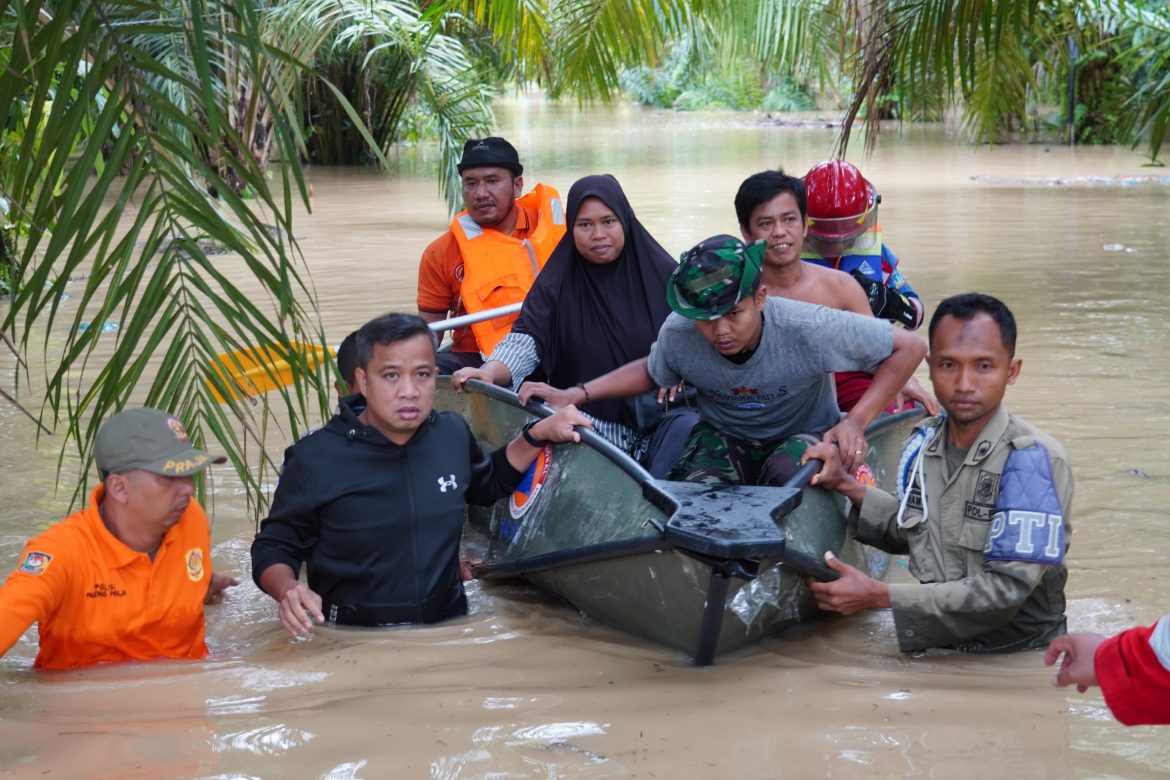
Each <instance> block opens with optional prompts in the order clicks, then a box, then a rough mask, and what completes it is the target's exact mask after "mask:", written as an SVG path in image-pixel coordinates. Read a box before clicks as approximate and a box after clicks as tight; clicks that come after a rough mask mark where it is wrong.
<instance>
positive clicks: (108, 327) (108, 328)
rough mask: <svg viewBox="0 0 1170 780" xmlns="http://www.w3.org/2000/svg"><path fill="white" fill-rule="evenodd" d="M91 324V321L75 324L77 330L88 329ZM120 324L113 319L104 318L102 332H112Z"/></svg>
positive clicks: (119, 326)
mask: <svg viewBox="0 0 1170 780" xmlns="http://www.w3.org/2000/svg"><path fill="white" fill-rule="evenodd" d="M92 326H93V323H92V322H83V323H81V324H80V325H78V326H77V329H78V330H89V329H90V328H91V327H92ZM121 327H122V326H121V325H119V324H118V323H116V322H114V321H113V320H106V321H105V322H103V323H102V333H113V332H114V331H116V330H118V329H119V328H121Z"/></svg>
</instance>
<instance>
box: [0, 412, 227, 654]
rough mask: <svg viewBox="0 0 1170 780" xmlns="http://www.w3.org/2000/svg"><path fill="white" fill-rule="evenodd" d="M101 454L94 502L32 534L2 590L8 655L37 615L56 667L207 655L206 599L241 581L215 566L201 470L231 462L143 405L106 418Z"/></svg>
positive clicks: (2, 637)
mask: <svg viewBox="0 0 1170 780" xmlns="http://www.w3.org/2000/svg"><path fill="white" fill-rule="evenodd" d="M94 460H95V461H96V462H97V466H98V470H99V472H100V473H101V477H102V482H101V483H100V484H99V485H98V486H97V487H95V488H94V490H93V492H92V493H91V494H90V497H89V505H88V506H86V507H85V508H84V509H82V510H81V511H79V512H75V513H74V514H72V515H70V516H69V517H68V518H66V519H65V520H63V521H62V522H60V523H57V524H55V525H53V526H51V527H50V528H49V529H48V530H46V531H44V532H43V533H40V534H38V535H37V536H34V537H33V538H32V539H31V540H29V542H28V543H27V544H26V545H25V547H24V551H23V552H22V553H21V555H20V558H19V561H20V563H19V564H18V565H17V568H16V571H14V572H12V574H10V575H9V577H8V579H7V580H6V581H5V582H4V585H3V586H2V587H0V655H2V654H3V653H6V652H8V650H9V649H10V648H11V647H12V646H13V645H14V644H16V642H17V640H18V639H20V637H21V635H22V634H23V633H24V632H25V631H26V630H27V629H28V627H29V626H31V625H32V624H33V623H37V624H39V631H40V652H39V653H37V658H36V662H35V663H34V664H33V665H34V666H36V667H40V668H44V669H67V668H70V667H75V666H87V665H90V664H96V663H102V662H114V661H128V660H132V659H150V658H202V657H203V656H205V655H206V654H207V645H206V644H205V643H204V620H203V605H204V604H205V603H210V602H211V601H212V600H214V599H216V598H217V597H218V596H219V595H220V594H221V593H222V592H223V590H224V588H227V587H230V586H232V585H236V584H237V582H236V580H235V579H233V578H231V577H227V576H225V575H222V574H215V573H213V572H212V571H211V558H210V544H211V533H210V529H209V526H208V522H207V516H206V515H205V514H204V513H203V509H202V508H201V507H200V506H199V503H198V502H197V501H196V500H195V498H194V484H193V481H192V477H193V475H195V474H197V473H199V472H200V471H203V469H205V468H207V466H209V465H210V464H212V463H222V462H223V461H224V460H225V459H224V458H223V457H219V458H213V457H212V456H211V455H208V454H207V453H206V452H204V451H202V450H199V449H196V448H195V447H193V446H191V442H190V441H189V440H188V437H187V431H186V429H185V428H184V427H183V424H182V423H181V422H179V421H178V420H177V419H176V418H175V417H173V416H171V415H170V414H168V413H167V412H163V411H159V410H157V409H145V408H143V409H130V410H126V411H123V412H120V413H118V414H115V415H114V416H113V417H111V418H110V419H108V420H107V421H106V422H105V424H104V425H102V427H101V430H99V431H98V436H97V441H96V442H95V444H94Z"/></svg>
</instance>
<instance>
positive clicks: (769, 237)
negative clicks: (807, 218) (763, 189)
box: [739, 192, 805, 266]
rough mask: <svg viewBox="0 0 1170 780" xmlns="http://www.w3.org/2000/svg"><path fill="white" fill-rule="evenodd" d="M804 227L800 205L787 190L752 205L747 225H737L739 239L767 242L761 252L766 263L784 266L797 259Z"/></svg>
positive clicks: (802, 241)
mask: <svg viewBox="0 0 1170 780" xmlns="http://www.w3.org/2000/svg"><path fill="white" fill-rule="evenodd" d="M804 230H805V224H804V220H803V219H801V216H800V207H799V206H797V204H796V197H795V196H794V195H793V194H792V193H791V192H782V193H780V194H779V195H777V196H776V197H774V198H772V199H771V200H770V201H768V202H767V203H762V204H760V205H759V206H756V208H755V209H754V210H753V211H752V216H751V218H750V219H749V220H748V224H747V226H746V227H745V226H743V225H740V226H739V231H740V233H742V234H743V240H744V241H746V242H747V243H749V244H751V243H754V242H756V241H765V242H767V245H768V251H767V253H766V254H765V255H764V265H766V266H786V265H789V264H790V263H794V262H798V261H799V260H800V249H801V247H802V246H803V245H804Z"/></svg>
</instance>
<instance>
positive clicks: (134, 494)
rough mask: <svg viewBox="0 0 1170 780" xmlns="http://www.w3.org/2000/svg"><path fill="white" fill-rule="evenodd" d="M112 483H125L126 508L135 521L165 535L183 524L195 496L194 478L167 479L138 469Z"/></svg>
mask: <svg viewBox="0 0 1170 780" xmlns="http://www.w3.org/2000/svg"><path fill="white" fill-rule="evenodd" d="M108 479H121V480H124V483H123V485H124V490H125V494H124V495H125V501H126V508H127V509H128V510H129V512H130V513H131V514H132V516H133V517H135V518H138V519H139V520H141V521H142V522H144V523H147V524H149V525H151V526H156V525H157V527H158V529H159V530H160V531H164V532H165V531H166V530H167V529H168V528H170V527H171V526H173V525H174V524H175V523H177V522H179V518H180V517H181V516H182V514H183V512H185V511H186V510H187V505H188V504H190V503H191V497H192V496H194V495H195V481H194V479H193V478H192V477H164V476H163V475H162V474H155V473H154V472H152V471H145V470H143V469H135V470H133V471H127V472H126V473H124V474H115V475H111V477H109V478H108Z"/></svg>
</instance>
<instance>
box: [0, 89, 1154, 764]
mask: <svg viewBox="0 0 1170 780" xmlns="http://www.w3.org/2000/svg"><path fill="white" fill-rule="evenodd" d="M499 119H500V128H499V129H500V132H501V133H502V134H504V135H506V136H508V137H509V138H510V140H512V141H513V142H514V143H515V145H516V146H517V147H518V148H519V149H520V153H521V157H522V160H523V161H524V163H525V166H526V169H527V170H526V177H525V179H526V182H527V183H528V185H529V186H531V184H533V183H534V182H535V181H544V182H547V183H550V184H553V185H554V186H556V187H558V188H559V189H560V190H561V192H562V194H564V193H566V192H567V190H568V187H569V185H570V184H571V183H572V182H573V181H574V180H575V179H576V178H577V177H578V176H581V175H584V174H588V173H600V172H609V173H613V174H614V175H616V176H617V177H618V179H619V180H620V181H621V183H622V184H623V186H624V188H625V190H626V192H627V194H628V195H629V198H630V201H631V202H632V204H633V206H634V209H635V210H636V212H637V214H638V216H639V217H640V219H641V220H642V222H643V223H644V224H645V225H646V226H647V228H649V229H650V231H651V232H653V233H654V234H655V235H656V236H657V237H658V238H659V240H660V241H661V242H662V243H663V244H664V245H665V246H666V247H667V248H668V249H669V250H670V251H671V252H674V253H678V252H681V251H683V250H684V249H686V248H688V247H689V246H691V245H692V244H694V243H695V242H697V241H698V240H699V239H702V238H704V237H706V236H708V235H710V234H713V233H718V232H727V233H736V232H737V226H736V223H735V216H734V210H733V207H732V197H733V196H734V193H735V190H736V187H737V186H738V184H739V182H740V181H741V180H742V179H743V178H744V177H745V176H747V175H749V174H751V173H754V172H756V171H758V170H761V169H764V168H766V167H775V166H777V165H783V166H784V167H785V168H787V169H788V170H789V171H790V172H794V173H797V174H800V173H803V171H804V170H806V169H807V168H808V167H809V166H810V165H811V164H813V163H815V162H817V161H819V160H820V159H823V158H824V157H826V156H828V154H829V153H830V151H831V148H832V143H833V131H832V130H829V129H823V128H803V129H791V128H776V127H767V126H762V125H760V124H758V123H756V122H755V121H754V120H751V119H750V118H749V119H745V118H744V117H740V116H736V115H730V114H695V115H674V114H669V113H663V112H651V111H643V110H639V109H634V108H619V109H617V110H614V111H612V112H606V111H598V110H590V111H588V112H581V111H579V110H578V109H577V108H576V107H573V106H547V105H544V104H541V103H538V102H516V103H504V104H502V105H501V106H500V110H499ZM857 153H858V154H859V153H860V144H859V145H858V150H857ZM404 157H405V159H404V169H405V172H404V173H403V174H402V175H399V176H397V177H394V178H387V177H385V176H383V175H381V174H378V173H372V172H369V171H364V170H312V171H310V172H309V178H310V180H311V181H312V183H313V187H314V197H313V213H312V214H311V215H307V216H306V217H305V218H304V219H302V220H300V221H299V223H298V225H297V228H296V230H297V233H298V236H299V238H300V242H301V247H302V250H303V251H304V253H305V256H306V260H307V262H308V265H309V267H310V268H311V272H312V275H313V281H314V284H315V285H316V289H317V291H318V293H319V295H320V304H321V312H322V318H323V321H324V323H325V326H326V330H327V333H328V335H329V337H330V339H331V340H333V342H334V343H336V342H338V341H340V340H341V338H342V337H344V336H345V335H346V333H348V332H349V331H350V330H352V329H353V328H355V327H357V326H358V325H360V324H361V323H362V322H363V321H365V320H366V319H368V318H370V317H371V316H374V315H376V314H379V313H381V312H384V311H387V310H394V309H397V310H410V311H412V310H413V309H414V308H415V306H414V288H415V278H416V269H417V263H418V258H419V255H420V253H421V251H422V249H423V247H424V246H425V245H426V243H427V242H428V241H430V240H431V239H433V238H434V237H435V236H437V235H438V234H439V233H440V232H441V231H442V230H443V229H444V228H445V225H446V222H447V217H446V211H445V207H444V205H443V203H442V201H441V199H440V197H439V193H438V191H437V188H436V185H435V180H434V176H433V174H432V173H431V172H429V171H428V170H426V169H425V166H423V165H421V164H417V163H416V162H415V161H414V160H413V158H412V157H411V156H410V155H409V154H407V155H404ZM1141 162H1142V159H1141V158H1140V157H1139V156H1138V155H1136V154H1135V153H1133V152H1131V151H1130V150H1128V149H1116V148H1083V149H1075V150H1069V149H1067V148H1064V147H1055V146H1053V147H1047V146H1041V145H1028V146H1007V147H997V148H994V149H989V148H987V147H980V148H972V147H969V146H967V145H965V144H964V143H963V142H962V141H956V140H948V139H947V138H946V137H945V136H944V135H943V134H942V133H941V132H939V131H937V130H935V129H921V128H911V129H907V130H905V131H903V132H902V133H897V132H892V133H888V134H886V135H885V136H884V137H883V138H882V140H881V142H880V145H879V147H878V149H877V150H876V152H875V153H874V155H873V156H872V157H871V158H869V159H868V160H864V161H863V164H862V170H863V171H864V172H865V174H866V175H867V176H868V177H869V178H871V179H872V180H873V181H874V182H875V183H876V184H877V186H878V188H879V189H880V191H881V193H882V196H883V200H882V206H881V211H880V215H881V221H882V223H883V225H884V228H885V235H886V239H887V243H889V244H890V245H891V247H892V248H893V249H894V251H895V252H897V253H898V254H899V255H900V256H901V257H902V262H903V268H904V271H905V274H906V276H907V277H908V278H909V280H910V281H911V283H912V284H913V285H914V287H915V288H916V289H917V290H918V291H919V293H920V294H921V296H922V298H923V300H924V301H925V302H926V303H927V307H928V310H929V309H930V308H931V307H932V306H933V304H934V303H936V302H937V301H938V300H940V299H941V298H942V297H945V296H946V295H948V294H951V293H956V292H962V291H969V290H979V291H983V292H987V293H991V294H993V295H996V296H998V297H1001V298H1003V299H1004V300H1005V301H1006V302H1007V303H1008V304H1009V305H1010V306H1011V307H1012V308H1013V309H1014V311H1015V313H1016V316H1017V318H1018V320H1019V325H1020V340H1019V348H1018V352H1019V354H1020V356H1022V358H1023V372H1022V375H1021V378H1020V381H1019V383H1018V384H1017V385H1016V386H1015V387H1013V388H1011V389H1010V390H1009V392H1008V395H1007V404H1008V406H1009V407H1010V408H1011V409H1012V410H1013V411H1014V412H1016V413H1017V414H1019V415H1021V416H1023V417H1025V418H1027V419H1029V420H1031V421H1032V422H1034V423H1036V424H1038V425H1040V426H1041V427H1043V428H1046V429H1047V430H1049V431H1050V432H1051V433H1052V434H1054V435H1055V436H1056V437H1057V438H1058V439H1060V440H1061V441H1062V442H1064V444H1065V445H1066V447H1067V448H1068V450H1069V453H1070V456H1071V459H1072V462H1073V468H1074V473H1075V476H1076V497H1075V502H1074V505H1073V507H1072V518H1073V524H1074V526H1075V529H1076V533H1075V535H1074V536H1073V538H1072V549H1071V551H1070V553H1069V556H1068V565H1069V569H1070V578H1069V583H1068V595H1069V620H1070V625H1071V627H1072V628H1073V630H1095V631H1101V632H1106V633H1111V632H1114V631H1116V630H1119V629H1121V628H1124V627H1127V626H1129V625H1132V624H1134V623H1147V622H1152V621H1153V620H1155V619H1156V618H1157V617H1159V616H1160V615H1161V614H1163V613H1164V612H1166V611H1170V597H1167V595H1166V591H1164V590H1162V588H1163V587H1165V585H1164V583H1165V582H1167V581H1168V574H1170V522H1168V519H1167V512H1166V507H1167V503H1168V502H1167V499H1168V498H1170V415H1167V414H1166V405H1167V401H1168V400H1170V393H1168V392H1167V389H1166V388H1167V385H1168V383H1170V358H1168V357H1167V355H1168V354H1170V350H1167V348H1166V342H1167V337H1170V324H1168V323H1170V264H1168V263H1167V261H1166V252H1167V247H1168V246H1170V219H1168V217H1170V184H1168V183H1166V182H1165V181H1155V182H1149V183H1136V184H1130V185H1125V184H1121V183H1108V182H1107V181H1104V179H1108V178H1110V177H1118V176H1120V177H1149V176H1154V177H1157V176H1159V175H1161V172H1162V171H1163V170H1165V169H1150V168H1141V167H1140V165H1141ZM1055 179H1062V180H1064V181H1065V182H1066V183H1064V184H1056V183H1052V182H1053V180H1055ZM225 262H230V260H225ZM66 305H68V302H67V304H66ZM5 361H7V362H5ZM0 368H3V369H6V372H5V375H7V376H8V377H11V376H12V371H11V361H10V360H9V359H8V356H7V355H3V356H0ZM919 376H920V379H921V380H922V381H923V384H926V385H928V382H927V380H926V377H925V372H924V371H920V374H919ZM284 443H285V442H279V443H277V444H276V445H275V446H274V450H273V452H274V455H275V456H276V457H279V448H280V446H283V444H284ZM55 446H56V445H55V444H53V441H52V440H51V439H50V440H47V442H42V444H41V446H40V449H39V450H38V449H35V447H36V440H35V436H34V431H33V429H32V426H31V425H30V424H29V423H28V422H27V421H26V420H25V419H23V418H22V417H21V416H20V415H19V414H18V413H17V412H16V411H15V410H14V409H12V408H11V407H10V406H8V405H7V404H0V468H2V470H3V474H4V475H5V478H4V479H3V481H0V506H3V507H4V509H3V510H2V511H0V571H3V572H4V573H7V572H8V571H10V570H11V569H12V568H14V567H15V565H16V563H17V556H18V554H19V552H20V549H21V545H22V544H23V541H24V539H25V538H27V537H28V536H30V535H31V534H32V533H34V532H36V531H37V530H39V529H41V528H43V527H45V526H47V525H48V524H50V523H52V522H53V521H55V520H57V519H59V518H60V517H61V516H63V513H64V512H65V510H66V508H67V503H68V495H69V493H70V492H71V489H72V486H71V485H63V486H62V488H61V489H60V490H59V491H55V490H54V477H55V469H56V448H55ZM221 470H222V469H221ZM219 485H220V487H219V488H218V489H217V490H216V492H215V493H214V494H213V500H214V506H213V507H209V511H211V510H213V513H214V519H213V522H214V526H213V532H212V546H213V558H214V561H215V566H216V569H217V570H223V571H228V572H232V573H235V574H237V576H239V577H240V579H241V580H243V581H244V584H242V585H241V586H240V587H239V588H236V589H235V590H234V591H233V592H231V593H230V595H229V597H228V599H227V601H226V602H225V603H224V604H222V605H219V606H214V607H210V608H209V609H208V639H209V645H210V648H211V656H210V658H209V659H208V660H206V661H204V662H200V663H190V662H156V663H134V664H123V665H117V666H111V667H104V668H97V669H89V670H82V671H74V672H65V673H38V672H34V671H32V670H31V668H30V666H31V663H32V659H33V656H34V655H35V630H33V631H30V632H29V633H28V634H26V636H25V637H24V639H22V640H21V642H20V644H18V646H17V647H16V648H14V649H13V650H12V651H11V652H9V653H8V655H7V656H5V657H4V658H2V659H0V776H4V777H7V776H15V777H69V778H73V777H330V778H347V777H371V778H380V777H395V778H397V777H402V778H413V777H420V778H427V777H430V778H574V777H583V778H584V777H588V778H598V777H639V778H655V777H657V778H667V777H676V778H714V777H733V776H734V777H743V778H757V777H788V778H810V777H826V778H856V777H879V778H886V777H931V778H965V777H972V778H976V777H988V776H994V775H1000V776H1003V777H1021V778H1024V777H1026V778H1082V777H1083V778H1145V777H1157V776H1163V775H1164V774H1165V773H1166V772H1167V771H1168V770H1170V740H1168V739H1167V733H1168V732H1166V731H1165V730H1162V731H1159V730H1157V729H1155V728H1137V729H1126V728H1124V727H1122V726H1120V725H1117V724H1116V723H1115V722H1114V721H1113V720H1112V718H1111V716H1110V715H1109V712H1108V710H1107V709H1106V708H1105V706H1104V704H1103V702H1102V700H1101V698H1100V695H1099V693H1097V692H1095V691H1094V692H1091V693H1090V694H1087V695H1080V694H1077V693H1075V691H1074V692H1072V693H1069V692H1068V691H1065V690H1057V689H1054V688H1052V687H1051V686H1050V684H1049V679H1050V676H1051V675H1050V672H1049V670H1047V669H1046V668H1045V667H1043V665H1042V664H1041V655H1040V654H1039V653H1020V654H1015V655H1009V656H993V657H972V656H966V655H960V654H955V653H948V652H935V653H930V654H928V655H926V656H924V657H919V658H911V657H908V656H905V655H902V654H901V653H899V652H898V649H897V645H896V642H895V640H894V637H893V633H892V623H891V621H890V620H889V619H888V617H887V616H886V615H883V614H881V613H875V614H870V615H864V616H854V617H849V618H838V619H827V620H822V621H818V622H815V623H810V624H807V625H805V626H802V627H801V628H800V629H799V630H798V631H795V632H793V633H790V634H788V635H786V636H784V637H782V638H775V639H769V640H766V641H764V642H762V643H760V644H758V645H756V646H753V647H751V648H748V649H746V650H745V651H742V652H739V653H737V654H734V655H732V656H730V657H727V658H724V659H722V660H721V661H720V663H719V664H718V665H717V666H715V667H713V668H710V669H696V668H694V667H692V666H691V665H690V664H689V662H688V661H687V659H685V658H683V657H682V656H680V655H678V654H676V653H674V652H671V651H667V650H663V649H661V648H658V647H655V646H652V645H649V644H646V643H643V642H641V641H639V640H634V639H631V638H627V637H624V636H622V635H619V634H617V633H616V632H614V631H611V630H609V629H606V628H604V627H602V626H600V625H598V624H596V623H594V622H592V621H590V620H588V619H586V618H583V617H581V616H579V615H578V614H576V613H575V612H574V611H573V610H572V609H570V608H567V607H565V606H563V605H561V604H558V603H554V602H551V601H549V600H548V599H546V598H544V597H542V596H541V595H539V594H538V593H535V592H533V591H532V590H530V589H528V588H526V587H524V586H522V585H506V586H490V587H489V586H483V587H481V586H479V585H477V584H472V586H471V589H470V590H471V599H472V614H471V615H470V616H469V617H467V618H466V619H462V620H457V621H454V622H452V623H448V624H445V625H441V626H435V627H424V628H412V629H408V630H393V631H386V632H371V631H341V630H316V631H315V632H314V634H313V635H312V636H311V637H310V638H308V639H303V640H296V641H294V640H290V639H289V637H288V636H287V635H286V634H285V633H284V632H283V629H281V627H280V625H279V622H278V621H277V618H276V611H275V607H274V604H273V603H272V602H271V601H270V600H269V599H268V598H267V597H266V596H263V595H262V594H261V593H260V592H259V591H258V590H257V589H256V588H255V587H254V586H253V585H252V584H251V581H250V576H249V570H248V560H247V553H248V546H249V544H250V540H251V535H252V531H253V526H252V520H251V518H250V516H249V515H248V513H247V511H246V509H245V507H244V506H243V501H242V499H241V498H240V497H239V495H238V493H237V492H236V491H235V490H233V489H232V487H231V485H232V480H231V479H230V475H227V474H221V475H220V478H219ZM599 489H602V488H601V486H599ZM209 503H210V502H209ZM893 568H894V570H895V575H894V576H896V577H899V578H905V577H906V576H907V575H906V573H905V570H904V568H903V567H899V566H895V567H893Z"/></svg>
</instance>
